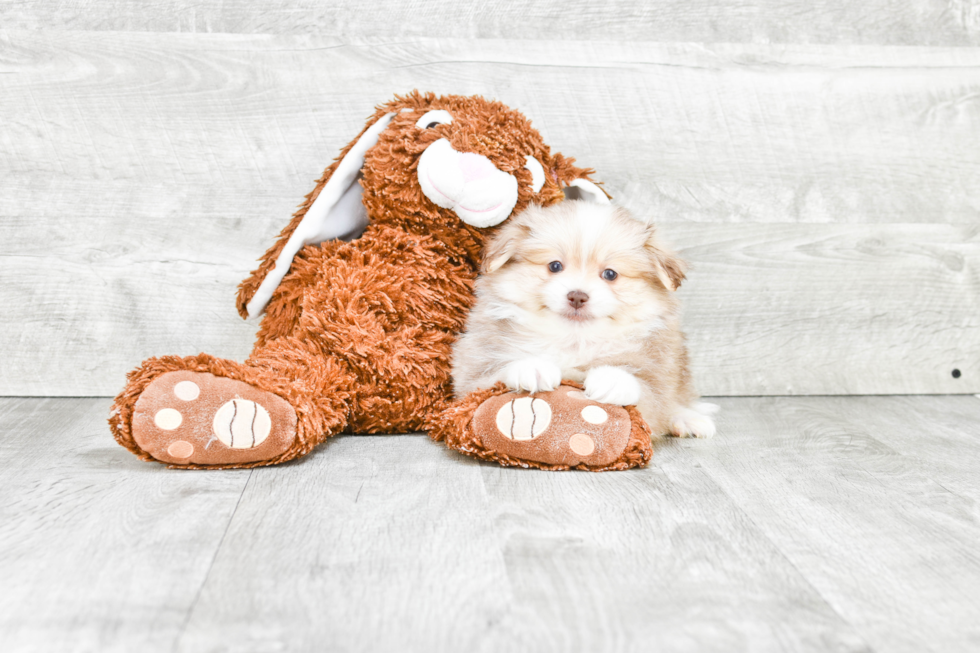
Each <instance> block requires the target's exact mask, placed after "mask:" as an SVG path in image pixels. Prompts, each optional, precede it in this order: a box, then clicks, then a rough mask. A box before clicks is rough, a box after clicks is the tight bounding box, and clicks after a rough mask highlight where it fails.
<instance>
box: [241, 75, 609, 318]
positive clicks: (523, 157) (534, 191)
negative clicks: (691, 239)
mask: <svg viewBox="0 0 980 653" xmlns="http://www.w3.org/2000/svg"><path fill="white" fill-rule="evenodd" d="M591 172H592V171H591V170H587V169H583V168H579V167H576V166H575V165H574V159H567V158H565V157H563V156H562V155H561V154H558V153H552V152H551V150H550V148H549V147H548V146H547V145H546V144H545V143H544V140H543V139H542V138H541V135H540V134H539V133H538V132H537V130H535V129H534V128H533V127H531V122H530V121H529V120H528V119H527V118H526V117H525V116H524V115H523V114H521V113H520V112H518V111H515V110H513V109H511V108H509V107H507V106H506V105H504V104H502V103H500V102H495V101H491V100H487V99H484V98H482V97H479V96H459V95H445V96H436V95H435V94H433V93H424V94H423V93H419V92H418V91H414V92H412V93H410V94H408V95H405V96H396V97H395V98H394V99H393V100H392V101H390V102H388V103H386V104H383V105H381V106H379V107H377V108H376V110H375V112H374V115H373V116H371V118H370V119H369V120H368V123H367V125H366V126H365V128H364V130H363V131H362V132H361V133H360V134H359V135H358V137H357V138H356V139H355V140H354V141H352V142H351V143H350V144H349V145H347V147H345V148H344V150H343V151H342V152H341V155H340V157H338V159H337V160H336V161H335V162H334V163H333V164H332V165H331V166H330V167H329V168H328V169H327V171H326V173H325V174H324V178H323V179H322V180H321V182H320V184H319V185H318V187H317V189H316V190H315V191H314V192H313V193H312V194H311V195H310V198H309V200H308V202H307V204H306V205H305V206H303V207H301V210H300V212H299V213H297V215H296V216H295V218H294V220H293V222H291V223H290V225H289V226H288V227H287V228H286V230H284V231H283V234H282V236H281V237H280V243H278V244H277V246H275V247H273V249H271V250H270V251H269V252H267V253H266V256H265V257H263V266H262V267H260V269H259V270H257V271H256V274H254V275H253V278H254V279H255V281H254V282H253V281H252V280H251V279H250V280H246V282H244V283H243V286H242V288H243V290H242V292H241V293H240V308H241V309H243V313H245V312H247V314H248V315H250V316H256V315H258V314H259V313H260V312H261V311H262V309H263V308H264V307H265V304H266V303H267V302H268V300H269V298H270V297H271V296H272V293H273V292H274V290H275V288H276V287H277V286H278V284H279V282H280V281H281V280H282V277H283V276H284V275H285V274H286V271H287V270H288V269H289V266H290V264H291V262H292V260H293V257H294V256H295V255H296V254H297V253H298V252H299V250H300V249H301V248H302V247H304V246H305V245H309V244H314V243H320V242H323V241H324V240H328V239H333V238H341V239H345V240H347V239H352V238H356V237H357V236H359V235H360V234H361V233H362V232H363V231H364V229H365V228H366V227H367V225H369V224H378V225H381V224H383V225H390V226H395V227H397V228H400V229H404V230H406V231H409V232H412V233H417V234H419V235H425V236H429V237H432V238H437V239H439V240H441V241H442V242H444V243H446V244H447V245H448V246H449V247H450V249H452V250H454V251H456V252H458V253H459V256H460V258H461V259H465V260H468V261H469V262H470V263H471V264H472V265H473V266H474V269H475V268H476V267H477V266H478V265H479V257H480V253H481V251H482V248H483V244H484V242H485V240H486V239H487V238H488V237H489V236H491V235H492V233H493V232H494V231H495V228H496V227H497V226H498V225H500V224H501V223H503V222H504V221H505V220H506V219H507V218H509V217H510V216H511V215H514V214H515V213H518V212H520V211H521V210H522V209H524V208H525V207H526V206H527V205H528V204H529V203H532V202H533V203H536V204H540V205H542V206H547V205H550V204H554V203H555V202H559V201H561V200H562V199H565V198H566V197H576V198H580V197H584V198H587V199H592V200H593V201H598V202H607V201H608V198H607V196H606V195H605V193H604V192H603V191H602V190H601V189H600V188H598V187H597V186H596V185H595V184H593V183H592V182H591V181H590V180H589V179H588V176H589V174H590V173H591ZM273 260H274V261H275V265H274V266H273V265H271V263H272V261H273ZM262 275H264V278H262V279H261V285H259V284H258V283H257V281H258V278H260V277H261V276H262ZM256 286H257V288H256ZM253 288H254V295H253V293H252V290H253ZM245 302H248V306H247V307H246V306H245Z"/></svg>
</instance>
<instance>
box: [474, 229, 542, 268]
mask: <svg viewBox="0 0 980 653" xmlns="http://www.w3.org/2000/svg"><path fill="white" fill-rule="evenodd" d="M528 233H530V229H529V228H528V227H527V225H525V224H524V223H523V222H519V221H511V222H508V223H506V224H504V226H503V228H502V229H501V230H500V231H498V232H497V235H496V236H494V238H493V239H492V240H491V241H490V242H489V243H487V248H486V250H485V251H484V252H483V264H482V265H481V266H480V271H481V272H482V273H483V274H492V273H494V272H496V271H497V270H499V269H500V268H501V267H503V265H504V264H505V263H506V262H507V261H509V260H510V259H512V258H513V257H514V254H516V253H517V248H518V247H519V246H520V244H521V243H522V242H523V241H524V239H525V238H527V236H528Z"/></svg>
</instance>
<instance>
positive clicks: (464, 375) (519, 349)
mask: <svg viewBox="0 0 980 653" xmlns="http://www.w3.org/2000/svg"><path fill="white" fill-rule="evenodd" d="M483 260H484V263H483V269H482V274H481V276H480V277H479V278H478V279H477V281H476V298H477V299H476V305H475V306H474V308H473V310H472V312H471V313H470V315H469V317H468V319H467V322H466V329H465V332H464V333H463V334H462V335H461V336H460V337H459V339H458V340H457V342H456V344H455V346H454V348H453V385H454V389H455V391H456V394H457V395H458V396H461V395H464V394H466V393H469V392H471V391H472V390H476V389H478V388H488V387H490V386H492V385H494V384H495V383H497V382H498V381H503V382H504V383H505V384H506V385H507V386H508V387H510V388H512V389H514V390H526V391H528V392H542V391H546V390H552V389H554V388H556V387H558V385H559V384H560V383H561V381H562V379H569V380H572V381H577V382H579V383H583V384H584V386H585V394H586V395H587V396H588V397H589V398H590V399H593V400H595V401H598V402H602V403H608V404H616V405H621V406H625V405H633V404H635V405H636V406H637V408H638V409H639V410H640V413H641V414H642V415H643V417H644V419H646V421H647V423H648V424H649V425H650V428H651V429H652V430H653V431H654V433H661V434H662V433H670V434H672V435H676V436H679V437H688V436H694V437H705V438H706V437H711V436H712V435H714V432H715V425H714V421H713V420H712V419H711V417H710V414H711V413H713V412H714V410H715V409H717V407H716V406H714V405H713V404H705V403H697V395H696V393H695V392H694V388H693V387H692V385H691V375H690V372H689V371H688V368H687V350H686V348H685V346H684V334H683V333H682V332H681V330H680V320H679V316H678V303H677V299H676V298H675V297H674V291H675V290H676V289H677V288H678V286H680V283H681V281H682V280H683V279H684V263H683V262H682V261H681V260H680V259H678V258H677V257H676V256H675V255H674V254H673V253H671V252H670V251H669V250H667V249H665V248H664V247H663V246H662V245H661V244H660V242H659V241H658V240H657V238H656V236H655V234H654V228H653V226H652V225H648V224H645V223H643V222H641V221H639V220H637V219H635V218H633V217H632V216H631V215H630V214H629V213H628V212H627V211H626V210H625V209H623V208H619V207H615V206H611V205H602V204H595V203H590V202H583V201H565V202H561V203H559V204H556V205H554V206H551V207H548V208H541V207H538V206H531V207H530V208H528V209H527V210H526V211H525V212H523V213H522V214H520V215H519V216H517V217H515V218H512V219H511V220H510V222H508V223H507V224H505V225H504V227H503V228H502V229H501V230H500V232H499V233H498V234H497V235H496V237H495V238H494V239H493V240H492V241H491V242H490V243H489V244H488V245H487V249H486V252H485V253H484V258H483Z"/></svg>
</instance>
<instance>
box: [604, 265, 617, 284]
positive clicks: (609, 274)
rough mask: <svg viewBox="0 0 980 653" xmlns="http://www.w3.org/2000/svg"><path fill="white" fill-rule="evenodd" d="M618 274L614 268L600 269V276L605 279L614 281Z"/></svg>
mask: <svg viewBox="0 0 980 653" xmlns="http://www.w3.org/2000/svg"><path fill="white" fill-rule="evenodd" d="M618 276H619V273H617V272H616V271H615V270H610V269H609V268H606V269H605V270H603V271H602V278H603V279H605V280H606V281H615V280H616V277H618Z"/></svg>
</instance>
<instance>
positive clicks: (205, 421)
mask: <svg viewBox="0 0 980 653" xmlns="http://www.w3.org/2000/svg"><path fill="white" fill-rule="evenodd" d="M132 430H133V439H134V440H135V441H136V443H137V444H138V445H139V446H140V448H141V449H143V451H145V452H147V453H148V454H150V455H151V456H153V457H154V458H156V459H157V460H159V461H160V462H164V463H169V464H172V465H205V466H211V465H243V464H252V463H260V462H261V461H265V460H271V459H273V458H275V457H277V456H279V455H281V454H283V453H284V452H285V451H287V450H288V449H289V448H290V447H291V446H292V445H293V442H294V441H295V439H296V411H294V410H293V407H292V406H290V405H289V403H288V402H287V401H286V400H284V399H282V398H281V397H279V396H278V395H274V394H272V393H271V392H266V391H265V390H259V389H258V388H255V387H253V386H251V385H249V384H247V383H244V382H242V381H235V380H233V379H227V378H223V377H220V376H215V375H213V374H209V373H207V372H191V371H186V370H185V371H179V372H167V373H166V374H162V375H160V376H159V377H158V378H156V379H154V380H153V382H152V383H150V385H148V386H147V387H146V389H145V390H143V392H142V394H140V397H139V399H137V401H136V406H135V408H134V412H133V424H132Z"/></svg>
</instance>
